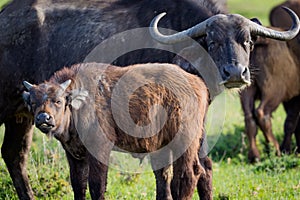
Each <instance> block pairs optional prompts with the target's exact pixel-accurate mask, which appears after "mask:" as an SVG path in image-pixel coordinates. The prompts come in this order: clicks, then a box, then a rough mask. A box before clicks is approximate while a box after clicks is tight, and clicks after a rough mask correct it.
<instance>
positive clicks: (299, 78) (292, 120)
mask: <svg viewBox="0 0 300 200" xmlns="http://www.w3.org/2000/svg"><path fill="white" fill-rule="evenodd" d="M281 6H287V7H289V8H291V9H293V10H294V11H295V12H296V13H297V14H298V15H300V1H299V0H298V1H295V0H292V1H287V2H284V3H283V4H281V5H278V6H276V7H274V8H273V9H272V11H271V13H270V22H271V25H272V26H277V27H280V28H278V29H279V30H281V29H286V28H288V27H289V26H290V25H291V21H290V19H288V16H287V15H286V14H285V13H284V12H282V11H281V10H282V9H281ZM274 28H275V27H274ZM299 55H300V35H299V34H298V35H297V36H296V37H295V38H294V39H292V40H290V41H286V42H284V41H275V40H270V39H267V38H262V37H259V38H258V40H257V41H256V42H255V45H254V51H253V52H252V53H251V57H250V60H251V61H250V63H251V65H252V66H253V67H254V68H257V71H256V74H255V76H254V78H253V83H252V85H251V86H249V87H247V88H246V89H245V90H243V91H242V92H241V103H242V108H243V112H244V116H245V128H246V134H247V136H248V139H249V146H250V147H249V148H250V149H249V153H248V158H249V161H250V162H255V161H258V160H259V159H260V155H259V151H258V149H257V145H256V140H255V137H256V135H257V126H258V127H259V128H260V129H261V130H262V132H263V134H264V136H265V138H266V141H267V142H268V143H269V142H271V143H272V144H273V145H274V147H275V150H276V154H277V155H280V154H281V151H283V152H286V153H289V152H290V151H291V149H290V148H291V136H292V134H293V133H294V132H295V136H296V141H297V152H300V124H299V113H300V96H299V94H300V58H299ZM256 100H259V101H260V103H259V106H258V107H257V108H255V101H256ZM281 103H283V105H284V108H285V111H286V113H287V116H286V119H285V123H284V140H283V142H282V144H281V146H279V143H278V141H277V139H276V138H275V136H274V135H273V132H272V121H271V117H272V112H273V111H274V110H276V109H277V108H278V106H279V105H280V104H281Z"/></svg>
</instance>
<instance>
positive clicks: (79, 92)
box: [68, 89, 89, 110]
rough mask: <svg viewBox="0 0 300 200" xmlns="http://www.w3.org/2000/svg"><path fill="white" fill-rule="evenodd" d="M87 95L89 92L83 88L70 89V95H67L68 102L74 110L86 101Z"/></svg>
mask: <svg viewBox="0 0 300 200" xmlns="http://www.w3.org/2000/svg"><path fill="white" fill-rule="evenodd" d="M88 96H89V92H88V91H87V90H85V89H76V90H72V93H71V95H70V96H69V97H68V102H69V104H71V106H72V107H73V108H74V109H75V110H78V109H79V108H81V107H82V106H83V105H84V104H85V103H86V102H87V98H88Z"/></svg>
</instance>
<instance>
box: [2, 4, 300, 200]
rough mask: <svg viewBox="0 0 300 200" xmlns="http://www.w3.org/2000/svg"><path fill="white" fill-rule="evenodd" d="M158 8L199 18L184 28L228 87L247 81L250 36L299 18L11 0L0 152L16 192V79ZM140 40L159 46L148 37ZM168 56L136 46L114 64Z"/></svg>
mask: <svg viewBox="0 0 300 200" xmlns="http://www.w3.org/2000/svg"><path fill="white" fill-rule="evenodd" d="M162 12H166V13H167V16H166V17H164V19H162V21H161V22H160V23H159V26H160V27H165V28H169V29H173V30H176V31H183V30H186V29H188V28H190V27H193V26H195V25H197V24H199V23H200V24H201V22H204V21H205V23H202V24H201V25H200V24H199V26H197V27H200V29H198V30H197V31H190V32H189V33H188V36H191V37H193V38H194V39H195V40H197V41H198V42H199V43H200V44H201V45H202V46H203V47H204V48H205V49H206V50H207V51H208V53H209V54H210V55H211V57H212V58H213V60H214V61H215V62H216V64H217V67H218V68H219V71H220V75H221V76H222V78H223V81H222V82H220V84H223V85H225V86H226V87H228V88H231V87H241V86H243V85H246V84H249V82H250V72H249V69H248V64H249V55H250V51H251V48H252V46H253V39H254V38H255V36H256V35H263V36H266V37H271V38H275V39H279V40H286V39H291V38H292V37H293V36H294V35H296V34H297V32H298V29H299V20H298V18H297V17H296V16H294V15H293V13H291V12H290V11H288V12H289V14H290V15H291V16H292V19H293V22H294V23H295V24H294V25H293V26H292V28H291V30H290V31H286V32H277V31H275V32H274V31H273V30H270V29H266V28H263V27H262V26H259V25H256V24H254V23H252V22H251V21H250V20H248V19H246V18H244V17H242V16H240V15H225V14H224V13H226V11H225V9H224V8H223V7H222V6H219V4H218V3H216V2H215V1H212V0H207V1H198V0H164V1H161V0H148V1H146V0H112V1H96V0H91V1H79V2H78V1H76V0H69V1H66V0H59V1H58V0H52V1H42V0H23V1H18V0H15V1H13V2H11V3H10V4H9V5H7V6H6V7H5V8H4V9H3V10H2V11H1V13H0V27H1V33H0V70H1V75H0V76H1V77H0V87H1V89H0V97H1V98H0V110H1V114H0V124H5V136H4V142H3V145H2V156H3V159H4V161H5V163H6V165H7V167H8V170H9V172H10V175H11V177H12V180H13V183H14V186H15V188H16V190H17V193H18V196H19V197H20V198H21V199H33V192H32V190H31V187H30V185H29V182H28V177H27V172H26V160H27V155H28V151H29V148H30V144H31V138H32V130H33V126H32V124H33V117H32V115H31V114H30V113H29V112H28V111H27V110H26V109H25V107H24V103H23V101H22V98H21V93H22V92H23V90H24V87H23V86H22V81H23V80H28V81H29V82H31V83H39V82H41V81H42V80H45V79H48V78H49V77H50V76H51V74H53V72H54V71H56V70H58V69H60V68H61V67H63V66H70V65H72V64H74V63H78V62H81V61H83V60H84V59H85V57H86V56H87V55H88V54H89V52H90V51H91V50H93V49H94V48H95V47H96V46H97V45H98V44H99V43H101V42H102V41H103V40H104V39H106V38H108V37H110V36H113V35H114V34H116V33H118V32H122V31H125V30H129V29H133V28H137V27H148V26H149V24H150V22H151V20H152V19H153V18H154V17H155V16H156V15H158V14H160V13H162ZM221 13H223V14H221ZM219 14H220V15H219ZM154 26H155V23H154ZM203 27H206V28H203ZM151 30H153V31H152V35H153V36H154V37H155V38H156V39H157V40H160V41H162V42H166V43H170V42H176V40H177V41H179V40H183V39H184V38H185V36H184V37H183V35H184V33H186V32H181V33H180V34H179V40H178V37H177V36H178V35H175V36H174V37H173V36H172V37H171V39H170V37H166V38H167V40H164V41H163V40H161V38H165V37H157V36H159V33H158V31H155V27H154V29H151ZM193 30H195V29H193ZM199 30H200V31H199ZM193 33H196V34H193ZM145 38H150V34H147V35H142V36H137V37H136V39H137V40H139V41H140V42H141V41H143V40H145ZM174 38H175V40H174ZM145 41H149V42H151V43H152V44H155V45H159V44H158V43H155V41H154V40H153V41H152V40H150V39H149V40H145ZM123 42H124V43H125V44H126V43H127V44H128V43H130V42H131V43H132V42H133V41H123ZM134 42H137V41H134ZM188 45H189V43H187V44H186V47H187V49H189V48H188V47H189V46H188ZM182 50H185V48H183V47H182ZM173 57H174V54H171V53H168V52H161V51H155V50H149V51H148V50H140V51H135V52H133V53H132V54H127V55H126V56H123V57H121V58H120V59H118V60H116V62H115V63H114V64H118V65H122V66H124V65H128V64H133V63H145V62H172V60H173Z"/></svg>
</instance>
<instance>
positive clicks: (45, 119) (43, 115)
mask: <svg viewBox="0 0 300 200" xmlns="http://www.w3.org/2000/svg"><path fill="white" fill-rule="evenodd" d="M50 120H51V116H50V115H49V114H47V113H40V114H39V115H38V116H36V121H37V122H40V123H43V122H49V121H50Z"/></svg>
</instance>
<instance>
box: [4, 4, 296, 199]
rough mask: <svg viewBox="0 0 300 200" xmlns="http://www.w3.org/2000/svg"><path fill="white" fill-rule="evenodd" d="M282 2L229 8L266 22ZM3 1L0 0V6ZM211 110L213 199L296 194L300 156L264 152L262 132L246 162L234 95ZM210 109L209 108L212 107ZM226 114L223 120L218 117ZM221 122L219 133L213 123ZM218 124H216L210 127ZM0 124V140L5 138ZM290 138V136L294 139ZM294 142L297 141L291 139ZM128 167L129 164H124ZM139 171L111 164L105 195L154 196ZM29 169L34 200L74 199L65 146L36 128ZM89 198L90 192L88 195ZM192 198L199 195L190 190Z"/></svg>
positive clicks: (277, 116)
mask: <svg viewBox="0 0 300 200" xmlns="http://www.w3.org/2000/svg"><path fill="white" fill-rule="evenodd" d="M280 2H282V1H277V0H264V1H261V0H252V1H246V0H229V8H230V10H231V12H232V13H240V14H243V15H245V16H246V17H249V18H252V17H257V18H259V19H260V20H261V21H262V22H263V24H268V14H267V13H268V12H269V10H270V8H271V7H272V6H273V5H275V4H278V3H280ZM4 3H5V1H3V0H0V7H1V5H3V4H4ZM215 102H217V103H216V105H213V106H216V107H215V109H216V110H217V111H223V110H224V113H225V116H223V115H224V114H218V115H216V114H215V113H214V112H210V115H209V117H208V124H207V126H208V127H207V128H208V135H209V137H210V138H213V140H212V141H213V142H212V144H214V143H215V144H214V145H213V148H212V150H211V152H210V157H211V158H212V159H213V160H214V164H213V170H214V177H213V189H214V198H215V199H220V200H221V199H222V200H224V199H295V200H296V199H300V167H299V166H300V163H299V161H300V158H299V157H296V156H283V157H280V158H278V157H275V156H273V154H270V155H268V154H266V153H263V152H265V142H264V141H265V140H264V137H263V135H262V134H261V132H260V133H259V134H258V137H257V142H258V147H259V150H260V152H261V156H262V162H260V163H258V164H256V165H249V164H248V163H247V150H248V149H247V148H248V145H247V138H246V137H245V134H244V119H243V116H242V111H241V107H240V102H239V99H238V97H237V95H236V94H234V93H228V92H226V93H224V94H222V95H220V96H219V97H218V98H217V99H216V101H215ZM212 108H213V107H212ZM223 119H225V121H224V122H223V121H222V120H223ZM284 119H285V113H284V111H283V108H282V107H279V109H278V110H277V111H276V112H275V113H274V115H273V131H274V134H275V135H276V137H277V139H278V140H279V142H281V141H282V137H283V121H284ZM220 120H221V124H222V129H221V130H222V131H221V132H217V130H218V128H220V127H215V126H214V125H215V124H216V122H218V123H219V124H220ZM214 128H217V129H214ZM3 130H4V128H3V126H2V127H0V143H2V141H3V137H4V133H3ZM293 139H294V138H293ZM294 145H295V144H294ZM127 165H128V163H127ZM127 167H128V166H127ZM135 167H136V168H137V173H126V172H123V171H120V170H117V168H116V167H112V168H111V169H110V171H109V178H108V186H107V193H106V197H107V199H109V200H113V199H155V179H154V176H153V174H152V173H151V172H149V168H147V167H141V169H138V166H135ZM27 170H28V174H29V177H30V181H31V185H32V188H33V190H34V193H35V196H36V199H47V200H48V199H53V200H54V199H73V193H72V188H71V186H70V181H69V168H68V164H67V161H66V158H65V155H64V150H63V149H62V147H61V145H60V144H59V143H58V142H57V141H56V140H55V139H52V140H50V139H48V138H47V137H45V136H44V135H43V134H42V133H40V132H38V131H37V130H35V133H34V138H33V143H32V148H31V151H30V155H29V160H28V166H27ZM0 174H1V178H0V188H1V189H0V199H1V200H2V199H5V200H11V199H17V196H16V193H15V189H14V187H13V185H12V181H11V179H10V176H9V174H8V171H7V169H6V166H5V164H4V161H3V159H0ZM87 196H88V199H90V196H89V194H87ZM193 199H198V197H197V195H194V198H193Z"/></svg>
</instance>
